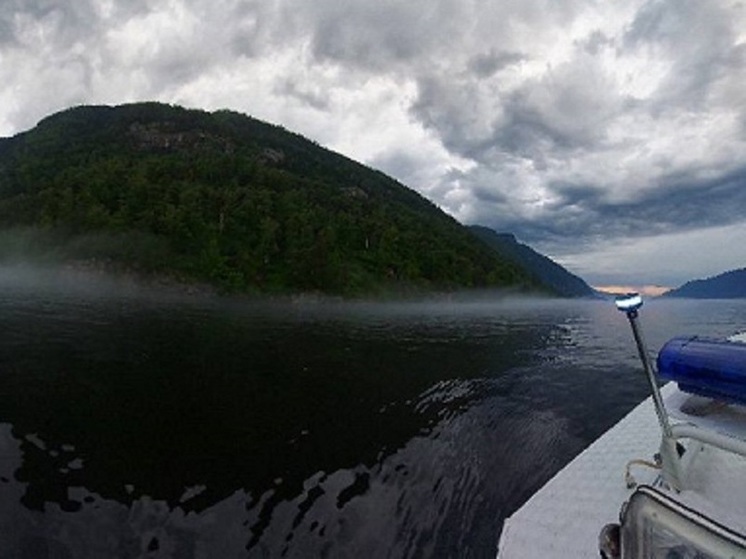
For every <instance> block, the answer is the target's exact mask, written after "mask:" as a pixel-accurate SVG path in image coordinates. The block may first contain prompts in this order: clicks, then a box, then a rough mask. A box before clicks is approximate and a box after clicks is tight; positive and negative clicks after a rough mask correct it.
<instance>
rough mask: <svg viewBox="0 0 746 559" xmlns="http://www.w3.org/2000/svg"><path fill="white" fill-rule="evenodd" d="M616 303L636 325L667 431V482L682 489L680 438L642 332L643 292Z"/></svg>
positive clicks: (663, 454)
mask: <svg viewBox="0 0 746 559" xmlns="http://www.w3.org/2000/svg"><path fill="white" fill-rule="evenodd" d="M615 303H616V307H617V308H618V309H619V310H620V311H622V312H624V313H625V314H626V315H627V319H628V320H629V324H630V326H631V327H632V335H633V336H634V338H635V345H636V346H637V352H638V354H639V356H640V361H642V367H643V370H644V371H645V376H646V377H647V379H648V383H649V385H650V391H651V393H652V395H653V405H654V407H655V413H656V415H657V416H658V423H659V424H660V427H661V431H662V432H663V436H662V439H661V447H660V454H661V462H662V464H661V469H662V473H663V481H664V482H666V483H667V484H668V485H669V486H671V487H672V488H673V489H676V490H681V476H680V468H679V452H678V449H677V446H676V438H675V437H674V435H673V431H672V429H671V423H670V422H669V419H668V413H667V412H666V407H665V406H664V404H663V397H662V396H661V391H660V388H658V382H657V380H656V376H655V372H654V370H653V363H652V362H651V360H650V354H649V353H648V350H647V347H646V345H645V339H644V337H643V335H642V326H641V325H640V321H639V312H638V311H639V309H640V307H641V306H642V297H641V296H640V295H639V293H629V294H627V295H624V296H621V297H617V298H616V300H615Z"/></svg>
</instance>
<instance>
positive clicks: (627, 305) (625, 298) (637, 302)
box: [614, 293, 642, 314]
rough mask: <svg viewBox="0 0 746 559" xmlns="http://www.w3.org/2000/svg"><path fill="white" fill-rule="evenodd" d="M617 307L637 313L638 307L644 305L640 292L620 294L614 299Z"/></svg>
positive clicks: (626, 311) (627, 311)
mask: <svg viewBox="0 0 746 559" xmlns="http://www.w3.org/2000/svg"><path fill="white" fill-rule="evenodd" d="M614 304H615V305H616V308H617V309H619V310H620V311H622V312H625V313H627V314H629V313H636V312H637V309H639V308H640V307H641V306H642V297H641V296H640V294H639V293H627V294H626V295H619V296H618V297H616V298H615V299H614Z"/></svg>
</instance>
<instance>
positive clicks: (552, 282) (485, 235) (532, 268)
mask: <svg viewBox="0 0 746 559" xmlns="http://www.w3.org/2000/svg"><path fill="white" fill-rule="evenodd" d="M470 230H471V232H472V233H473V234H474V235H475V236H476V237H477V238H479V239H481V240H482V241H483V242H484V243H486V244H487V246H489V247H491V248H492V249H494V250H495V251H497V253H498V254H499V255H500V256H501V257H502V258H505V259H508V260H511V261H513V262H514V263H515V264H517V265H519V266H521V267H523V268H525V269H526V270H528V271H529V272H530V273H531V274H533V275H534V277H535V278H537V280H538V281H540V282H541V283H543V284H544V285H547V286H549V287H551V288H552V289H553V290H554V291H555V292H557V293H558V294H560V295H562V296H563V297H594V296H596V292H595V291H594V290H593V288H592V287H591V286H589V285H588V284H587V283H585V281H583V280H582V279H581V278H579V277H578V276H576V275H574V274H572V273H570V272H569V271H567V270H566V269H565V268H563V267H562V266H560V265H559V264H557V263H556V262H555V261H554V260H552V259H551V258H548V257H546V256H544V255H543V254H540V253H538V252H536V251H535V250H534V249H532V248H531V247H529V246H528V245H524V244H522V243H519V242H518V241H517V240H516V238H515V236H514V235H512V234H510V233H497V232H495V231H493V230H492V229H490V228H488V227H483V226H481V225H472V226H471V227H470Z"/></svg>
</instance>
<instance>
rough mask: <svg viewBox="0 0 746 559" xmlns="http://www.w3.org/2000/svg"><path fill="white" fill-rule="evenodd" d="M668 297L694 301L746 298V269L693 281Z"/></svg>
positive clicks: (670, 293) (672, 291) (671, 292)
mask: <svg viewBox="0 0 746 559" xmlns="http://www.w3.org/2000/svg"><path fill="white" fill-rule="evenodd" d="M665 296H666V297H689V298H692V299H737V298H741V297H746V268H741V269H739V270H732V271H730V272H725V273H722V274H720V275H717V276H714V277H711V278H707V279H699V280H693V281H689V282H687V283H685V284H684V285H682V286H681V287H679V288H677V289H673V290H671V291H669V292H667V293H666V294H665Z"/></svg>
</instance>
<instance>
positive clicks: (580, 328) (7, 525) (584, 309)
mask: <svg viewBox="0 0 746 559" xmlns="http://www.w3.org/2000/svg"><path fill="white" fill-rule="evenodd" d="M35 278H36V279H37V280H38V278H37V277H36V276H35ZM69 279H70V278H69V277H68V278H67V280H68V281H66V282H62V283H63V286H62V287H61V286H60V282H59V281H57V280H56V279H53V280H49V281H41V280H38V281H35V282H31V281H19V280H18V278H17V277H16V278H9V277H4V276H3V275H2V274H1V273H0V287H2V288H3V289H2V294H1V295H0V312H1V313H2V317H3V329H4V335H3V336H2V340H0V422H1V423H0V541H3V542H4V546H5V549H7V550H11V551H12V553H11V556H18V557H47V556H48V557H104V556H117V557H179V558H181V557H187V558H188V557H265V556H266V557H282V556H285V557H307V556H320V557H350V556H358V557H386V556H388V557H427V556H433V555H444V556H460V557H494V555H495V551H496V546H497V537H498V533H499V529H500V526H501V524H502V520H503V518H504V517H505V516H507V515H509V514H511V513H512V512H513V511H514V510H515V509H516V508H517V507H518V506H520V504H521V503H522V502H523V501H524V500H525V499H526V498H527V497H528V496H530V494H531V493H532V492H533V491H534V490H535V489H536V488H537V487H538V486H540V485H541V484H542V483H543V482H544V481H546V480H547V479H548V478H549V477H550V476H551V475H553V473H554V472H556V471H557V470H558V469H559V468H560V467H561V466H562V465H563V464H564V463H566V462H567V461H568V460H569V459H570V458H572V456H574V455H575V454H577V453H578V452H579V451H580V450H582V448H583V447H584V446H586V445H587V444H588V443H589V442H591V441H592V440H593V439H594V438H595V437H597V436H598V435H599V434H600V433H601V432H603V431H604V430H605V429H606V428H608V427H609V426H610V425H611V424H613V423H614V422H615V421H616V420H618V419H619V418H620V417H621V416H622V415H623V414H624V413H625V412H626V411H627V410H629V409H630V408H631V407H632V406H633V405H634V404H636V403H637V402H638V401H639V400H641V399H642V398H643V397H644V396H645V382H644V379H643V377H642V376H641V375H640V374H639V373H637V372H636V369H637V364H636V361H635V353H634V351H635V350H634V347H633V345H632V344H631V338H630V334H629V332H628V331H627V327H626V324H625V322H624V319H623V317H621V316H620V315H618V314H617V313H616V311H614V310H613V308H611V306H610V305H609V304H606V303H603V302H595V301H585V302H577V301H574V302H556V301H533V302H531V301H508V300H496V299H492V300H490V299H487V298H483V299H482V300H480V301H436V302H430V303H408V304H398V305H384V304H372V303H339V302H337V303H323V304H322V303H319V302H296V303H275V304H258V303H251V302H240V301H235V300H226V299H217V298H209V297H206V296H184V295H178V294H174V293H169V292H167V291H158V290H155V291H154V290H143V289H138V288H137V287H133V286H131V285H123V284H121V283H117V282H109V283H108V284H102V283H101V282H98V283H97V284H95V286H93V285H90V284H88V283H86V281H84V280H85V278H82V279H81V278H77V279H75V280H74V281H69ZM92 287H95V289H92ZM745 317H746V305H744V304H742V303H739V304H734V303H732V302H731V303H727V304H725V303H713V304H708V305H705V304H702V303H701V302H700V303H697V302H657V301H656V302H651V303H650V304H649V305H648V306H646V309H645V312H644V316H643V320H644V321H645V323H644V324H645V327H646V332H647V333H648V337H649V341H650V344H651V347H653V348H657V347H659V346H660V345H661V344H662V343H663V342H664V341H665V340H666V339H667V338H668V337H671V336H673V335H676V334H682V333H687V332H698V333H701V334H709V335H724V334H728V333H731V332H732V331H733V330H734V329H736V328H737V327H739V326H741V325H743V323H744V321H743V319H744V318H745ZM739 321H740V322H739Z"/></svg>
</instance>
